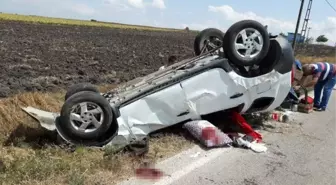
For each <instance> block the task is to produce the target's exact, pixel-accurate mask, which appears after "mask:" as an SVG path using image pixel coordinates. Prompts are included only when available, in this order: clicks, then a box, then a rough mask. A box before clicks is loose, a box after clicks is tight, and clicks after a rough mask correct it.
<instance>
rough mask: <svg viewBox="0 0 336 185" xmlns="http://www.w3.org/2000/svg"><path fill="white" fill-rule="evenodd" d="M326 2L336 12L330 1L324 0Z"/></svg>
mask: <svg viewBox="0 0 336 185" xmlns="http://www.w3.org/2000/svg"><path fill="white" fill-rule="evenodd" d="M324 1H325V2H327V3H328V5H329V6H330V8H332V9H333V10H334V11H335V12H336V8H334V7H333V5H331V3H330V2H329V1H328V0H324Z"/></svg>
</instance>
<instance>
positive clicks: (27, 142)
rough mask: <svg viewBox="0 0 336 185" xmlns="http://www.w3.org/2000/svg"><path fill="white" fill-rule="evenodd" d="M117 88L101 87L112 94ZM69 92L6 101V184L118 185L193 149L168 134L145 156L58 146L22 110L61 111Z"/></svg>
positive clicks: (1, 107)
mask: <svg viewBox="0 0 336 185" xmlns="http://www.w3.org/2000/svg"><path fill="white" fill-rule="evenodd" d="M107 89H111V86H101V87H100V90H102V91H106V90H107ZM63 98H64V91H63V92H59V93H45V94H42V93H24V94H19V95H16V96H13V97H11V98H7V99H3V100H0V128H1V130H0V136H1V143H2V144H3V145H2V146H0V182H2V183H3V184H8V185H11V184H13V185H14V184H27V185H33V184H34V185H36V184H48V185H49V184H73V185H82V184H100V185H103V184H109V185H111V184H115V183H116V182H118V181H120V180H123V179H125V178H128V177H130V176H132V175H133V171H134V168H136V167H138V166H139V165H140V164H141V163H142V162H143V161H144V160H146V161H150V162H156V161H157V160H160V159H164V158H166V157H168V156H171V155H173V154H175V153H177V152H179V151H181V150H183V149H186V148H188V147H190V146H192V143H191V142H190V141H188V140H186V139H185V138H183V137H182V136H178V135H173V134H166V135H164V136H161V137H158V138H151V139H150V141H149V143H150V144H149V147H150V150H149V152H148V153H147V154H146V155H145V156H141V157H137V156H133V155H132V154H131V153H115V149H113V148H107V149H90V148H82V147H78V148H76V149H75V150H74V151H73V150H70V149H69V148H61V147H60V146H57V145H55V144H54V143H53V142H54V140H55V138H54V136H51V135H49V133H46V131H45V130H43V129H41V128H39V127H38V124H37V123H36V121H35V120H33V119H31V118H30V117H29V116H27V115H26V113H24V112H23V111H22V110H21V109H20V106H27V105H30V106H34V107H36V108H41V109H43V110H48V111H59V110H60V107H61V105H62V102H63Z"/></svg>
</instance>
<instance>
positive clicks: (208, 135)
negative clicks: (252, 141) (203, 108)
mask: <svg viewBox="0 0 336 185" xmlns="http://www.w3.org/2000/svg"><path fill="white" fill-rule="evenodd" d="M183 127H184V128H185V129H187V130H188V131H189V132H190V133H191V135H193V136H194V137H195V138H196V139H198V140H199V141H200V142H201V143H202V144H204V145H205V146H206V147H209V148H210V147H219V146H229V144H231V143H232V140H231V138H230V137H229V136H228V135H226V134H225V133H224V132H222V131H221V130H219V129H218V128H217V127H215V126H214V125H213V124H211V123H210V122H208V121H206V120H195V121H189V122H187V123H185V124H184V125H183Z"/></svg>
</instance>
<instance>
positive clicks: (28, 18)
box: [0, 13, 184, 31]
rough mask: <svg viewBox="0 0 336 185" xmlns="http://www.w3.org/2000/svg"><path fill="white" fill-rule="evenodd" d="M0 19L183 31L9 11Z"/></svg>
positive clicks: (1, 15) (0, 15) (171, 29)
mask: <svg viewBox="0 0 336 185" xmlns="http://www.w3.org/2000/svg"><path fill="white" fill-rule="evenodd" d="M0 20H8V21H23V22H30V23H42V24H61V25H76V26H96V27H108V28H121V29H137V30H148V31H184V30H182V29H173V28H160V27H152V26H142V25H129V24H121V23H112V22H101V21H91V20H76V19H64V18H53V17H44V16H35V15H18V14H9V13H0Z"/></svg>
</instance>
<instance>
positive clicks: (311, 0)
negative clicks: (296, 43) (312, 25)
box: [301, 0, 313, 41]
mask: <svg viewBox="0 0 336 185" xmlns="http://www.w3.org/2000/svg"><path fill="white" fill-rule="evenodd" d="M312 4H313V0H309V2H308V6H307V11H306V16H305V18H304V19H303V24H302V30H301V37H302V38H303V41H305V40H306V34H307V27H308V21H309V20H310V19H309V16H310V10H311V7H312ZM307 37H308V36H307Z"/></svg>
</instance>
